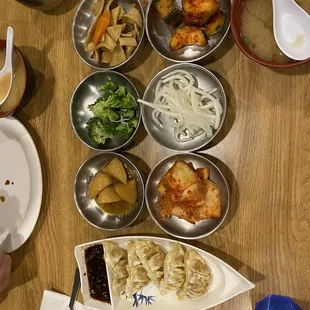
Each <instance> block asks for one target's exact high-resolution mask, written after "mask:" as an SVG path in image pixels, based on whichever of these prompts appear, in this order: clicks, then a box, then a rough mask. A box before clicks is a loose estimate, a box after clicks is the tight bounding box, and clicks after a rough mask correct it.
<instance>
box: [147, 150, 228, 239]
mask: <svg viewBox="0 0 310 310" xmlns="http://www.w3.org/2000/svg"><path fill="white" fill-rule="evenodd" d="M178 159H182V160H184V161H186V162H191V163H192V164H193V165H194V167H195V168H203V167H207V168H209V169H210V180H211V181H213V182H215V183H216V184H217V186H218V187H219V189H220V193H221V202H222V217H221V218H219V219H206V220H202V221H199V222H198V223H196V224H191V223H189V222H187V221H185V220H183V219H179V218H177V217H175V216H172V217H171V218H169V219H164V218H161V217H160V213H159V207H158V205H157V203H156V201H157V198H158V194H157V191H156V186H157V184H158V183H159V181H160V179H161V178H162V177H163V176H164V175H165V173H166V172H167V171H168V170H169V169H170V168H171V167H172V166H173V164H174V163H175V161H176V160H178ZM145 199H146V205H147V208H148V210H149V213H150V215H151V217H152V219H153V220H154V221H155V223H156V224H157V225H158V226H159V227H160V228H161V229H162V230H164V231H165V232H166V233H168V234H170V235H172V236H175V237H177V238H181V239H200V238H203V237H206V236H208V235H210V234H212V233H213V232H214V231H216V230H217V229H218V228H219V227H220V225H221V224H222V223H223V221H224V219H225V217H226V215H227V213H228V210H229V201H230V193H229V188H228V184H227V181H226V179H225V177H224V175H223V174H222V172H221V171H220V169H219V168H218V167H217V166H216V165H215V164H213V163H212V162H211V161H209V160H208V159H206V158H205V157H203V156H201V155H197V154H191V153H188V154H176V155H172V156H169V157H166V158H165V159H163V160H162V161H160V162H159V163H158V164H157V165H156V166H155V167H154V168H153V170H152V171H151V173H150V174H149V177H148V180H147V182H146V186H145Z"/></svg>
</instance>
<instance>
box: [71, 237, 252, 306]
mask: <svg viewBox="0 0 310 310" xmlns="http://www.w3.org/2000/svg"><path fill="white" fill-rule="evenodd" d="M137 239H143V240H152V241H154V242H155V243H157V244H159V245H160V246H161V247H162V248H163V249H164V250H165V251H166V252H168V251H169V250H170V249H171V248H172V247H173V246H174V245H175V243H176V242H177V241H175V240H170V239H165V238H157V237H148V236H127V237H115V238H109V239H106V240H110V241H114V242H117V243H118V244H119V246H121V247H123V248H126V246H127V243H128V242H129V241H131V240H137ZM102 241H103V240H98V241H93V242H89V243H85V244H81V245H78V246H76V248H75V258H76V260H77V263H78V267H79V269H80V277H81V291H82V294H83V299H84V304H85V306H87V307H90V308H91V309H98V310H102V309H104V310H108V309H110V310H111V309H115V310H128V309H130V308H136V307H139V309H149V310H162V309H178V310H188V309H190V310H204V309H209V308H212V307H214V306H216V305H218V304H220V303H223V302H224V301H226V300H228V299H230V298H233V297H234V296H237V295H239V294H241V293H243V292H245V291H248V290H250V289H252V288H254V287H255V285H254V284H253V283H251V282H250V281H248V280H247V279H246V278H244V277H243V276H242V275H241V274H239V273H238V272H237V271H236V270H234V269H233V268H231V267H230V266H229V265H227V264H226V263H225V262H223V261H221V260H220V259H218V258H217V257H215V256H213V255H211V254H209V253H207V252H205V251H203V250H201V249H199V248H196V247H193V246H191V245H189V244H186V243H183V242H179V243H180V244H181V245H182V246H183V247H185V248H187V249H194V250H196V251H197V252H198V253H199V254H200V255H201V256H202V257H203V258H204V259H205V261H206V263H207V265H208V267H209V270H210V272H211V283H210V287H209V290H208V292H207V294H206V295H204V296H203V297H201V298H197V299H192V300H186V301H183V300H182V301H181V302H180V301H179V300H178V299H177V297H176V294H175V292H169V293H168V294H166V295H163V296H162V295H161V294H160V292H159V290H158V289H157V287H156V286H155V285H154V284H152V283H151V284H149V285H148V286H146V287H144V288H143V289H142V291H141V292H138V294H136V296H135V298H133V299H122V298H119V297H113V296H112V306H110V305H107V304H103V303H101V302H99V301H96V300H94V299H92V298H91V297H90V295H89V287H88V280H87V274H86V265H85V259H84V249H85V248H87V247H89V246H91V245H94V244H97V243H100V242H102ZM110 276H111V275H110V270H109V269H108V278H109V279H110ZM109 282H111V281H110V280H109ZM109 284H110V283H109ZM110 291H111V289H110ZM148 302H150V303H148Z"/></svg>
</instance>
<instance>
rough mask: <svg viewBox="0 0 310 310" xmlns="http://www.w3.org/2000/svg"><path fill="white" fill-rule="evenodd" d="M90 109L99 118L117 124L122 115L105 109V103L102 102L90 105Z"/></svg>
mask: <svg viewBox="0 0 310 310" xmlns="http://www.w3.org/2000/svg"><path fill="white" fill-rule="evenodd" d="M88 109H89V111H91V112H92V113H93V114H94V115H95V116H97V117H101V118H104V119H108V120H110V121H113V122H117V121H118V120H119V119H120V115H119V114H118V113H117V112H116V111H113V110H112V109H110V108H105V107H104V101H102V100H101V101H97V102H96V103H94V104H91V105H89V106H88Z"/></svg>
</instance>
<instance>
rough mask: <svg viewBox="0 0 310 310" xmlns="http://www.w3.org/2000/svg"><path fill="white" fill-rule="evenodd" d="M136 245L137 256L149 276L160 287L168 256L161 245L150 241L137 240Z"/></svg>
mask: <svg viewBox="0 0 310 310" xmlns="http://www.w3.org/2000/svg"><path fill="white" fill-rule="evenodd" d="M135 245H136V251H137V255H138V257H139V258H140V260H141V262H142V264H143V266H144V268H145V269H146V271H147V275H148V276H149V278H150V279H151V280H152V281H153V283H154V284H155V285H156V286H158V287H159V286H160V282H161V280H162V279H163V277H164V260H165V256H166V254H165V253H164V251H163V250H162V249H161V247H160V246H159V245H157V244H155V243H154V242H153V241H150V240H137V241H136V242H135Z"/></svg>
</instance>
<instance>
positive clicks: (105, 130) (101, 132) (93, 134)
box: [87, 117, 115, 144]
mask: <svg viewBox="0 0 310 310" xmlns="http://www.w3.org/2000/svg"><path fill="white" fill-rule="evenodd" d="M87 130H88V136H89V138H90V139H91V140H92V141H93V142H95V143H97V144H104V143H105V142H106V139H109V138H113V136H114V130H115V125H114V123H112V122H110V121H104V120H103V119H102V118H99V117H93V118H91V119H90V120H89V121H88V123H87Z"/></svg>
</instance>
